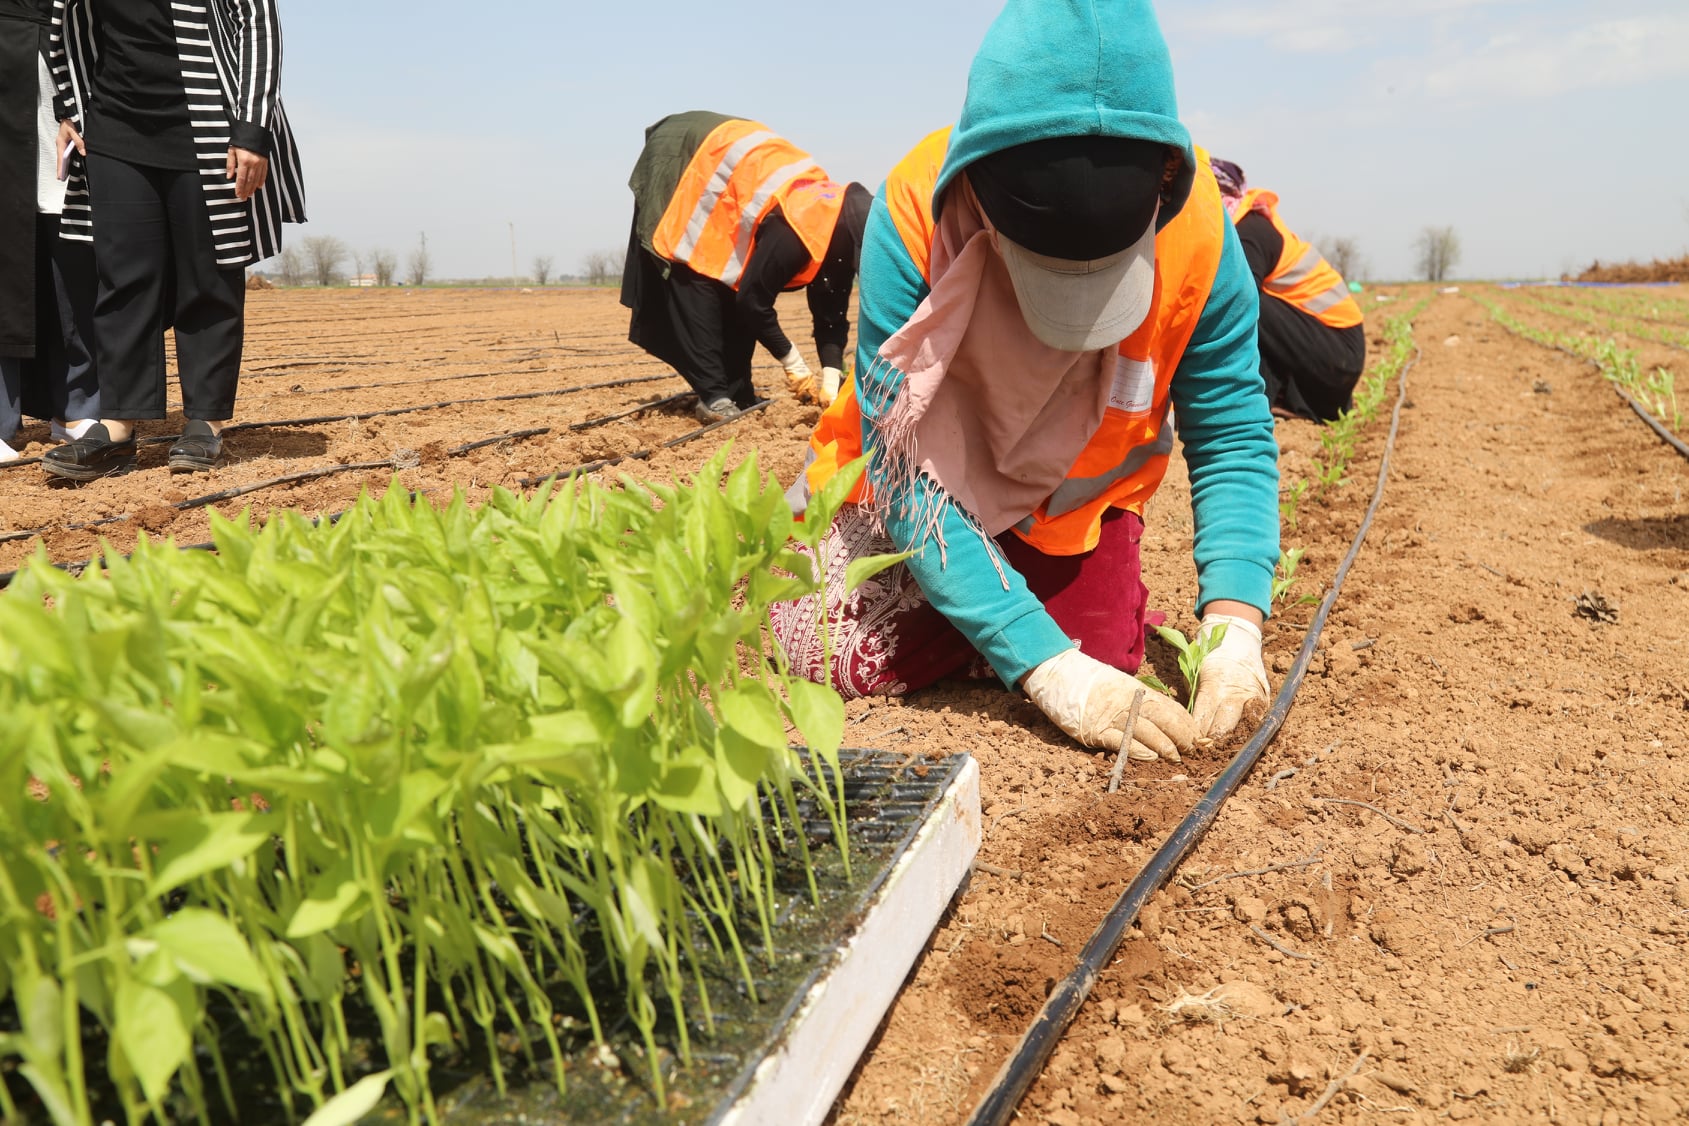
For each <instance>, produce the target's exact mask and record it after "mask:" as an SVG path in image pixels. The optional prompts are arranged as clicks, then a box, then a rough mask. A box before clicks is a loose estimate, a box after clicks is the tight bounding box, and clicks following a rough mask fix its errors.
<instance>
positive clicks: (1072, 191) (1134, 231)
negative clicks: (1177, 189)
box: [966, 136, 1167, 261]
mask: <svg viewBox="0 0 1689 1126" xmlns="http://www.w3.org/2000/svg"><path fill="white" fill-rule="evenodd" d="M1166 167H1167V146H1166V145H1164V144H1161V143H1160V142H1158V141H1138V140H1132V139H1129V138H1125V137H1095V136H1091V137H1052V138H1049V139H1047V140H1043V141H1029V142H1027V143H1026V144H1024V145H1015V146H1013V147H1012V148H1007V149H1003V150H1002V151H1000V152H994V153H991V154H990V155H989V156H983V157H980V158H979V159H978V160H976V161H974V162H973V163H972V164H970V165H968V167H967V170H966V172H967V177H968V183H969V184H971V185H972V186H973V190H974V195H975V196H976V197H977V198H978V199H979V204H980V207H982V208H983V209H984V210H985V214H986V217H987V218H989V219H990V220H991V223H992V225H993V226H995V227H996V228H997V230H998V231H999V232H1001V233H1002V235H1003V236H1004V237H1005V238H1008V239H1010V240H1011V241H1013V242H1016V243H1019V244H1020V245H1021V246H1023V247H1025V248H1026V249H1027V250H1030V251H1032V252H1033V253H1034V254H1043V255H1047V256H1049V257H1051V258H1066V259H1071V260H1075V261H1089V260H1092V259H1096V258H1106V257H1108V256H1109V255H1110V254H1115V253H1118V252H1119V251H1122V250H1125V249H1126V248H1127V247H1128V246H1131V245H1132V244H1133V243H1135V242H1137V241H1138V239H1139V237H1140V236H1141V235H1143V233H1144V231H1145V230H1146V229H1147V228H1148V227H1149V225H1150V223H1152V222H1154V221H1155V214H1156V203H1157V201H1158V200H1159V198H1160V195H1161V181H1162V177H1163V175H1164V173H1165V170H1166Z"/></svg>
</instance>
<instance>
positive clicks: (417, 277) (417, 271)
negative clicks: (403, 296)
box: [409, 232, 434, 285]
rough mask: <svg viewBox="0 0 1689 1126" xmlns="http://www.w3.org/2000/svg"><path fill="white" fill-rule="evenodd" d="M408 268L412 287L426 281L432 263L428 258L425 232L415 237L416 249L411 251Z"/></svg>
mask: <svg viewBox="0 0 1689 1126" xmlns="http://www.w3.org/2000/svg"><path fill="white" fill-rule="evenodd" d="M409 266H410V283H411V284H412V285H421V284H422V283H423V282H425V281H427V280H428V274H429V271H430V270H432V269H433V266H434V262H433V260H432V259H430V258H429V257H428V235H427V233H426V232H424V233H423V234H421V235H419V236H417V241H416V249H415V250H413V251H411V257H410V262H409Z"/></svg>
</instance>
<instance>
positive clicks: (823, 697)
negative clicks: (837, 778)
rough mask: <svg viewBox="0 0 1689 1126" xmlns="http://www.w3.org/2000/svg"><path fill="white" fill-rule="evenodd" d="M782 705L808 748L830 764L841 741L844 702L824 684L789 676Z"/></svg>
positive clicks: (842, 739)
mask: <svg viewBox="0 0 1689 1126" xmlns="http://www.w3.org/2000/svg"><path fill="white" fill-rule="evenodd" d="M786 703H787V706H788V707H789V708H790V709H791V713H792V726H794V727H796V728H797V729H798V730H799V731H800V732H802V733H803V738H804V742H805V743H807V744H808V745H809V749H810V750H811V751H813V752H815V753H816V754H819V755H821V756H822V757H823V758H825V759H827V760H828V761H832V760H833V759H834V758H835V757H836V756H837V755H838V753H839V747H840V745H841V744H843V742H844V721H845V709H844V700H842V699H840V697H839V694H838V693H837V692H835V691H834V690H833V689H832V688H830V687H828V686H827V685H824V684H816V683H815V682H814V681H809V680H800V679H798V678H796V677H793V678H792V679H790V680H788V681H787V682H786Z"/></svg>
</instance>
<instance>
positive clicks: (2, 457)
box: [0, 442, 23, 461]
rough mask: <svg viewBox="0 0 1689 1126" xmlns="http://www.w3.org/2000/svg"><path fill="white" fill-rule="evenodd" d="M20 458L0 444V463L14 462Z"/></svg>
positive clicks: (12, 450) (11, 449) (16, 452)
mask: <svg viewBox="0 0 1689 1126" xmlns="http://www.w3.org/2000/svg"><path fill="white" fill-rule="evenodd" d="M22 456H23V455H22V454H20V453H18V451H16V450H14V449H13V448H12V447H11V446H9V445H7V444H6V443H5V442H0V461H16V460H18V458H20V457H22Z"/></svg>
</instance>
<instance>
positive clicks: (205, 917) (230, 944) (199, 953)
mask: <svg viewBox="0 0 1689 1126" xmlns="http://www.w3.org/2000/svg"><path fill="white" fill-rule="evenodd" d="M147 934H148V936H150V937H151V938H152V940H153V941H154V942H157V943H158V944H159V945H160V946H161V947H163V948H164V949H165V950H167V951H169V952H170V954H171V955H172V956H173V957H174V958H175V959H176V964H177V965H179V966H181V967H182V969H183V970H184V972H187V973H188V974H189V975H190V976H193V975H196V974H197V975H198V976H201V977H204V978H208V979H210V980H212V981H216V982H221V983H222V984H224V985H232V986H234V987H235V988H236V989H244V990H246V991H247V992H248V993H256V994H258V995H259V996H261V997H265V998H268V997H271V996H273V994H272V993H271V991H270V982H269V979H267V978H266V977H265V976H264V971H263V969H262V968H260V967H259V965H258V959H257V958H255V957H253V955H252V949H251V947H249V946H247V944H246V939H245V938H244V937H242V936H241V933H240V931H239V930H237V929H236V928H235V925H234V924H233V923H231V922H229V920H228V919H225V918H224V917H223V916H221V915H218V914H216V913H214V912H212V911H207V910H206V909H205V908H203V907H184V908H182V909H181V910H180V911H178V912H176V913H175V914H174V915H172V916H170V917H169V918H168V919H164V920H162V921H160V922H157V923H154V924H153V926H152V927H151V929H150V930H148V932H147Z"/></svg>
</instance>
